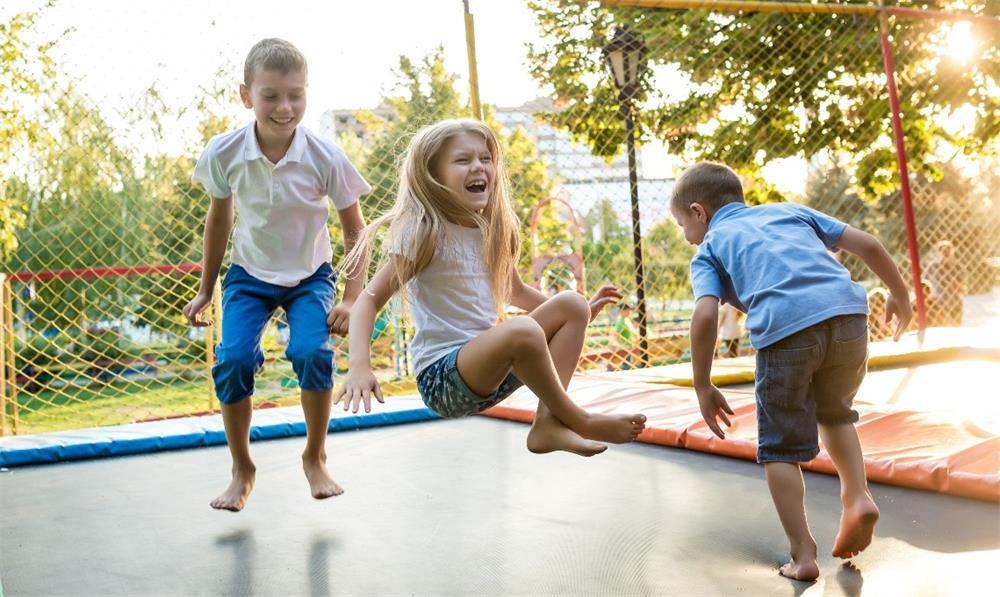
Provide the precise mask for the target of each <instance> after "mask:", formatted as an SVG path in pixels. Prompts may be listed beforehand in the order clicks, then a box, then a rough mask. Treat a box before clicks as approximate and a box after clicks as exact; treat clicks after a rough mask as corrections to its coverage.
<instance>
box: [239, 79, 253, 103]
mask: <svg viewBox="0 0 1000 597" xmlns="http://www.w3.org/2000/svg"><path fill="white" fill-rule="evenodd" d="M240 99H241V100H243V106H244V107H245V108H253V102H252V101H251V99H250V88H249V87H247V86H246V84H244V83H240Z"/></svg>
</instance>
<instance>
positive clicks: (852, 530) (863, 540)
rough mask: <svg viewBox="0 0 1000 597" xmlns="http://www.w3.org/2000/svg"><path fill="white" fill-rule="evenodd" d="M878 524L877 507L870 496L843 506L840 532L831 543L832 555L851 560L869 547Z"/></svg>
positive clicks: (867, 495)
mask: <svg viewBox="0 0 1000 597" xmlns="http://www.w3.org/2000/svg"><path fill="white" fill-rule="evenodd" d="M876 522H878V506H876V505H875V500H873V499H872V497H871V494H866V495H865V496H864V497H863V498H862V499H859V500H856V501H855V502H854V503H853V504H847V503H845V504H844V511H843V512H842V513H841V515H840V530H839V531H837V538H836V539H835V540H834V542H833V551H832V554H833V556H834V557H837V558H843V559H847V558H853V557H854V556H856V555H858V554H859V553H861V552H862V551H864V549H865V548H866V547H868V546H869V545H871V542H872V534H873V533H874V532H875V523H876Z"/></svg>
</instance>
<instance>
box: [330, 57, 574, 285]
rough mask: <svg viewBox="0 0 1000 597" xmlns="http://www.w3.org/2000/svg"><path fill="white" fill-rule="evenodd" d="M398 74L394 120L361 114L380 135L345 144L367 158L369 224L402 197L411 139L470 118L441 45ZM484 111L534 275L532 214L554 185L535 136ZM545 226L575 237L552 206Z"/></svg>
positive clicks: (549, 234) (552, 233) (402, 62)
mask: <svg viewBox="0 0 1000 597" xmlns="http://www.w3.org/2000/svg"><path fill="white" fill-rule="evenodd" d="M395 75H396V83H395V86H394V87H393V92H392V93H391V94H390V95H387V96H385V97H384V98H383V103H384V105H386V106H388V107H390V108H391V109H392V114H393V117H392V119H391V120H387V119H383V118H380V117H379V116H377V115H376V114H374V113H373V112H368V111H359V112H358V113H356V117H357V118H358V119H359V121H361V122H362V123H363V124H364V126H365V128H366V129H367V132H368V134H369V135H371V136H373V137H374V140H373V141H372V142H371V144H370V145H369V146H368V147H367V148H362V147H359V146H358V143H359V142H358V139H356V138H355V139H344V138H343V137H341V142H342V143H344V142H345V141H346V143H345V144H346V145H347V146H348V147H351V148H352V152H353V153H354V154H355V155H357V156H362V157H364V158H365V159H364V161H363V162H362V165H361V172H362V174H364V176H365V178H366V179H367V180H368V182H369V184H371V186H372V192H371V193H369V194H368V195H365V196H363V197H362V199H361V201H362V207H363V208H364V211H365V217H366V218H367V219H369V220H370V219H372V218H373V217H375V216H377V215H378V214H381V213H383V212H384V211H385V210H386V209H388V208H389V207H390V206H391V205H392V203H393V202H394V201H395V199H396V189H397V188H398V184H399V165H400V162H401V160H402V159H403V155H404V154H405V152H406V145H407V143H408V142H409V139H410V137H412V135H413V134H414V133H415V132H416V131H417V130H419V129H420V128H422V127H424V126H427V125H429V124H433V123H435V122H438V121H440V120H445V119H449V118H461V117H468V116H469V111H468V108H467V107H466V106H464V105H463V104H462V103H461V100H460V96H459V93H458V91H457V89H456V77H455V76H454V75H452V74H451V73H449V72H448V71H447V69H446V68H445V66H444V51H443V49H442V48H441V47H438V48H437V49H436V50H434V51H433V52H431V53H430V54H428V55H427V56H424V57H423V58H422V59H420V60H417V61H414V60H413V59H411V58H408V57H406V56H401V57H400V59H399V67H398V69H397V70H396V73H395ZM484 112H485V114H484V122H485V123H486V124H487V125H489V126H490V127H491V128H492V129H493V130H494V131H495V132H496V134H497V138H498V141H499V142H500V144H501V146H502V148H503V151H504V155H505V157H506V163H505V165H506V168H507V174H508V178H509V179H510V180H511V183H512V189H511V190H512V199H513V202H514V209H515V212H516V213H517V215H518V217H519V218H520V220H521V222H522V227H521V233H522V236H521V241H522V258H521V263H520V269H521V273H522V275H524V276H526V277H528V276H529V275H530V274H529V270H530V267H529V265H530V255H531V246H530V226H529V224H530V217H531V211H532V209H533V208H534V206H535V205H536V204H537V203H538V202H539V201H541V200H543V199H545V198H547V197H549V196H550V195H551V194H552V191H553V181H552V180H551V179H550V178H549V175H548V171H547V166H546V164H545V162H544V161H543V160H541V159H540V157H539V155H538V150H537V147H536V146H535V143H534V141H533V140H532V139H531V137H529V136H528V135H527V133H526V132H525V131H524V130H523V129H522V128H520V127H518V128H516V129H514V130H512V131H506V130H503V129H502V127H501V126H500V124H499V123H498V122H497V121H496V119H495V117H494V111H493V109H492V108H491V107H489V106H487V107H486V109H485V111H484ZM539 224H540V225H539V230H540V235H541V236H542V237H544V238H546V239H551V241H552V242H556V243H559V242H562V243H565V240H566V239H568V238H569V235H568V233H567V232H566V229H565V228H566V225H565V223H564V222H563V221H561V220H559V219H558V218H557V217H556V215H555V212H554V211H553V209H552V208H551V207H549V208H546V209H545V210H543V213H542V217H541V220H540V223H539Z"/></svg>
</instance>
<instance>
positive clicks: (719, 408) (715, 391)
mask: <svg viewBox="0 0 1000 597" xmlns="http://www.w3.org/2000/svg"><path fill="white" fill-rule="evenodd" d="M695 391H696V392H697V393H698V406H699V407H701V417H702V418H703V419H705V422H706V423H708V428H709V429H711V430H712V433H714V434H715V435H717V436H719V438H720V439H726V434H725V433H723V431H722V428H721V427H719V422H718V421H716V417H718V418H719V419H721V420H722V422H723V423H725V424H726V427H732V426H733V424H732V423H731V422H730V421H729V417H727V416H726V415H727V414H730V415H731V414H733V409H732V408H730V407H729V403H728V402H726V397H725V396H723V395H722V392H720V391H719V388H717V387H715V385H714V384H713V385H710V386H708V387H706V388H700V389H699V388H695Z"/></svg>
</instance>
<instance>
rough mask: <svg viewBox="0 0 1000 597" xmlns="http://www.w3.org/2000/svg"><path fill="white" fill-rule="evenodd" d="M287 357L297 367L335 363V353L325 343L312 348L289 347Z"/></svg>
mask: <svg viewBox="0 0 1000 597" xmlns="http://www.w3.org/2000/svg"><path fill="white" fill-rule="evenodd" d="M285 356H286V357H288V360H289V361H291V362H292V364H293V365H296V366H310V367H311V366H316V365H320V366H322V365H325V364H327V363H332V362H333V351H332V350H330V347H329V346H327V344H326V343H325V342H324V343H322V344H316V345H312V346H289V347H288V350H287V351H286V352H285Z"/></svg>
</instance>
